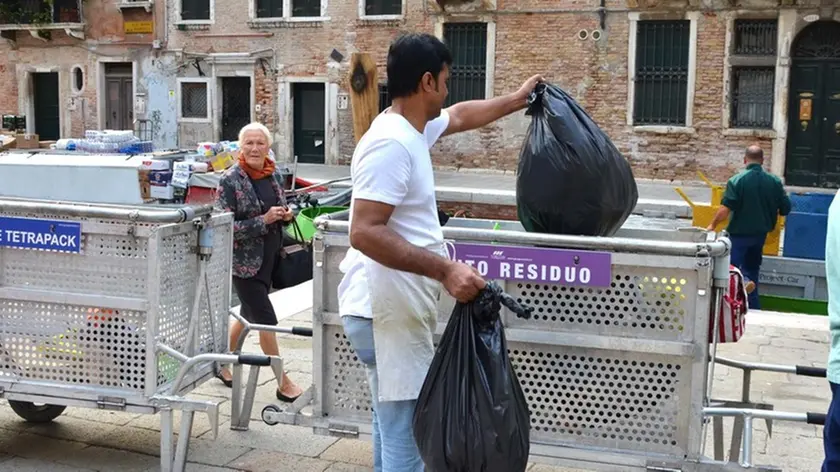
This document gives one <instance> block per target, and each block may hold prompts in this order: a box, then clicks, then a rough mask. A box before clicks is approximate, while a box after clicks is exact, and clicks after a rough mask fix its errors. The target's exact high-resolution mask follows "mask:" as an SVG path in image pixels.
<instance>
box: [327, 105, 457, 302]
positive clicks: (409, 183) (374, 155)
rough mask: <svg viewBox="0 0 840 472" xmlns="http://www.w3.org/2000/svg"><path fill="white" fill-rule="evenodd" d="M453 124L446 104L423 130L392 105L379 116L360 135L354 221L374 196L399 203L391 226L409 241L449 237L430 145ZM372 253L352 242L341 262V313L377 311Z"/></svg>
mask: <svg viewBox="0 0 840 472" xmlns="http://www.w3.org/2000/svg"><path fill="white" fill-rule="evenodd" d="M448 126H449V114H448V113H447V112H446V110H442V111H441V114H440V116H439V117H437V118H435V119H434V120H432V121H429V122H428V123H427V124H426V129H425V130H424V133H423V134H420V133H419V132H418V131H417V130H416V129H415V128H414V127H413V126H412V125H411V123H409V122H408V120H406V119H405V118H404V117H403V116H402V115H399V114H396V113H389V112H388V111H387V110H386V111H385V112H383V113H380V114H379V116H377V117H376V119H374V120H373V123H371V125H370V128H369V129H368V131H367V133H365V135H364V136H363V137H362V139H361V140H359V144H358V145H357V146H356V150H355V152H354V153H353V160H352V163H351V164H350V175H351V177H352V180H353V198H352V200H351V202H350V214H351V217H350V225H351V227H352V225H353V217H352V214H353V208H354V206H355V201H356V199H358V198H361V199H364V200H373V201H377V202H382V203H386V204H388V205H393V206H394V207H395V208H394V212H393V213H392V214H391V219H390V220H389V221H388V227H389V228H391V229H392V230H394V231H395V232H396V233H397V234H399V235H400V236H402V237H403V238H405V240H406V241H408V242H409V243H411V244H414V245H416V246H419V247H423V248H430V247H435V246H440V245H441V244H442V243H443V231H442V230H441V228H440V219H439V218H438V209H437V199H436V197H435V179H434V171H433V169H432V158H431V156H430V155H429V149H431V147H432V146H433V145H434V144H435V142H436V141H437V140H438V139H439V138H440V137H441V135H443V133H444V132H445V131H446V128H447V127H448ZM366 259H367V256H365V255H364V254H362V253H361V252H359V251H357V250H356V249H354V248H352V247H351V248H350V249H349V250H348V251H347V255H346V256H345V258H344V260H343V261H342V262H341V265H340V266H339V267H340V269H341V271H342V272H343V273H344V277H343V278H342V280H341V283H340V284H339V286H338V305H339V314H340V315H341V316H347V315H353V316H359V317H363V318H372V317H373V315H372V313H371V312H372V309H371V303H370V291H369V289H368V281H367V276H366V273H365V261H366Z"/></svg>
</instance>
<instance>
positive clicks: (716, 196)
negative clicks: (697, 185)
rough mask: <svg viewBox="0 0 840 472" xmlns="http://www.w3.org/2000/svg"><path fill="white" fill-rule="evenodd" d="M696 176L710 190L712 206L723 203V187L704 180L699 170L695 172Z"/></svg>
mask: <svg viewBox="0 0 840 472" xmlns="http://www.w3.org/2000/svg"><path fill="white" fill-rule="evenodd" d="M697 175H698V176H699V177H700V180H702V181H703V182H706V185H708V186H709V188H710V189H711V190H712V206H718V205H720V204H721V202H723V192H724V191H725V190H726V189H725V187H723V186H722V185H715V184H714V183H712V181H711V180H709V179H708V178H706V176H705V175H703V173H702V172H700V171H699V170H698V171H697Z"/></svg>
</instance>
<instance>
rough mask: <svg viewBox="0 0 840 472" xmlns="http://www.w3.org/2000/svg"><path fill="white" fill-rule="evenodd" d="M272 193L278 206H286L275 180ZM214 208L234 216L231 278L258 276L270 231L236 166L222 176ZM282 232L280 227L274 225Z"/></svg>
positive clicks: (272, 182) (252, 190)
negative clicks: (274, 194)
mask: <svg viewBox="0 0 840 472" xmlns="http://www.w3.org/2000/svg"><path fill="white" fill-rule="evenodd" d="M271 184H272V186H273V187H274V192H275V193H277V201H278V202H279V204H280V205H285V204H286V198H285V196H284V195H283V191H282V189H281V188H280V185H279V184H278V183H277V179H276V178H275V179H272V181H271ZM217 193H218V196H217V199H216V208H217V209H219V210H221V211H223V212H232V213H233V219H234V223H233V233H234V234H233V275H235V276H237V277H241V278H244V279H247V278H251V277H253V276H255V275H257V272H259V270H260V267H261V266H262V260H263V252H264V248H263V242H264V238H265V235H266V234H268V232H269V231H270V230H271V228H270V227H271V226H273V225H266V224H265V221H263V217H262V215H263V214H264V213H265V212H264V211H263V209H262V205H261V204H260V199H259V197H258V196H257V192H256V190H254V186H253V185H252V184H251V179H250V178H248V174H246V173H245V171H243V170H242V169H241V168H240V167H239V164H234V165H233V167H231V168H230V169H228V170H227V171H226V172H225V173H224V175H222V178H221V180H220V181H219V188H218V191H217ZM276 226H277V228H276V230H280V231H282V226H280V225H279V224H278V225H276Z"/></svg>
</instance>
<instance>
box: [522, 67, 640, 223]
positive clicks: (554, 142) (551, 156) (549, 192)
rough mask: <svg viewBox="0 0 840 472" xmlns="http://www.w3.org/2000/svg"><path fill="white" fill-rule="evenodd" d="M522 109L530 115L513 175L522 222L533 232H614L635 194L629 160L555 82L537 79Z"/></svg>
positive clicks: (628, 211) (629, 211)
mask: <svg viewBox="0 0 840 472" xmlns="http://www.w3.org/2000/svg"><path fill="white" fill-rule="evenodd" d="M526 114H527V115H530V116H531V117H532V119H531V125H530V127H529V128H528V136H527V138H526V139H525V143H524V144H523V145H522V150H521V151H520V154H519V168H518V172H517V177H516V207H517V213H518V214H519V221H520V222H521V223H522V226H524V227H525V230H526V231H528V232H537V233H550V234H570V235H579V236H612V235H613V234H615V232H616V231H617V230H618V229H619V228H621V225H622V224H624V222H625V221H626V220H627V218H628V217H629V216H630V213H631V212H632V211H633V208H635V206H636V202H637V201H638V199H639V191H638V189H637V187H636V180H635V179H634V178H633V171H632V169H631V168H630V163H628V162H627V160H626V159H625V158H624V156H622V155H621V153H620V152H618V149H616V147H615V145H614V144H613V143H612V141H610V138H609V137H608V136H607V135H606V134H605V133H604V132H603V131H602V130H601V129H600V128H599V127H598V125H596V124H595V122H594V121H592V118H590V117H589V115H588V114H587V113H586V111H584V110H583V108H581V107H580V105H578V103H577V102H576V101H575V100H574V99H573V98H572V97H570V96H569V95H568V94H567V93H566V92H564V91H563V90H561V89H560V88H559V87H557V86H556V85H552V84H545V83H540V84H538V85H537V87H536V88H535V89H534V91H533V92H532V93H531V95H530V97H529V98H528V111H527V112H526Z"/></svg>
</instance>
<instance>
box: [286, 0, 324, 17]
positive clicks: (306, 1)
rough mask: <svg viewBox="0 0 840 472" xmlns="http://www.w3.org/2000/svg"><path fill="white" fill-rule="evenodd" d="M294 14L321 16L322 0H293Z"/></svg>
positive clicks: (296, 15) (299, 15) (298, 15)
mask: <svg viewBox="0 0 840 472" xmlns="http://www.w3.org/2000/svg"><path fill="white" fill-rule="evenodd" d="M291 1H292V16H295V17H317V16H321V0H291Z"/></svg>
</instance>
